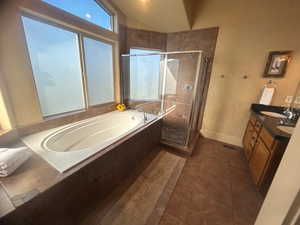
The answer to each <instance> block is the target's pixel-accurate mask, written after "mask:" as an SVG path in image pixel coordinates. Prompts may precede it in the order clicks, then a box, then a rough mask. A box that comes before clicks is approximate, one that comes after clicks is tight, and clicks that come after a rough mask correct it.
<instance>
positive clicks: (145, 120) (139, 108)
mask: <svg viewBox="0 0 300 225" xmlns="http://www.w3.org/2000/svg"><path fill="white" fill-rule="evenodd" d="M136 110H137V111H138V112H141V113H143V116H144V123H146V122H147V120H148V118H147V113H146V112H145V111H144V110H143V109H142V108H141V107H136Z"/></svg>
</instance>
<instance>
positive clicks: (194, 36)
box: [120, 26, 218, 142]
mask: <svg viewBox="0 0 300 225" xmlns="http://www.w3.org/2000/svg"><path fill="white" fill-rule="evenodd" d="M217 36H218V28H216V27H214V28H207V29H200V30H193V31H184V32H177V33H168V34H167V33H159V32H153V31H146V30H137V29H132V28H127V27H125V26H121V27H120V37H121V38H120V39H121V41H120V50H121V54H124V53H129V49H130V48H148V49H157V50H161V51H168V52H171V51H186V50H203V51H204V52H205V54H206V56H207V57H208V58H209V60H210V63H209V65H208V69H207V74H206V76H205V77H202V78H200V79H202V81H203V82H201V85H204V86H203V87H198V88H199V89H201V90H204V91H203V94H202V99H201V106H200V107H201V108H200V120H199V121H200V123H199V126H198V127H199V128H200V126H201V121H202V118H203V112H204V107H205V100H206V95H207V90H208V84H209V78H210V74H211V70H212V62H213V58H214V53H215V47H216V42H217ZM171 57H172V55H171ZM175 57H177V56H175ZM180 58H182V59H180V60H181V62H180V69H179V74H178V80H177V95H176V97H175V98H172V100H174V99H175V103H176V110H175V111H173V112H172V113H171V114H169V115H168V116H167V117H166V118H165V119H164V124H166V125H167V126H168V127H169V128H170V129H171V130H173V131H174V130H178V129H177V128H181V130H183V133H184V132H186V131H184V129H186V128H187V124H188V122H189V114H190V110H191V101H187V100H188V99H191V98H192V92H187V91H186V90H185V89H184V87H185V86H186V85H187V84H188V85H189V84H191V85H192V86H194V85H195V76H196V72H195V69H196V64H197V56H191V57H190V58H192V60H189V57H187V56H182V57H180ZM124 82H128V80H125V81H124ZM125 85H126V84H125ZM201 85H200V86H201ZM153 105H155V106H157V104H153ZM172 128H174V129H172ZM172 133H174V132H172ZM179 133H180V132H179ZM179 135H180V134H179ZM175 139H178V140H179V142H180V138H178V137H175Z"/></svg>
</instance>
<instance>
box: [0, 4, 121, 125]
mask: <svg viewBox="0 0 300 225" xmlns="http://www.w3.org/2000/svg"><path fill="white" fill-rule="evenodd" d="M105 2H106V4H109V3H108V2H107V1H105ZM43 5H44V3H42V2H41V1H40V0H10V1H4V2H1V7H0V27H1V35H0V49H1V50H0V68H1V72H2V73H1V74H0V76H1V78H2V79H1V82H2V83H3V85H4V86H5V89H6V91H5V92H7V96H9V100H8V99H7V100H6V102H5V99H4V100H3V99H2V98H1V100H0V124H2V126H4V127H5V128H9V127H23V126H26V125H30V124H36V123H39V122H41V121H43V117H42V114H41V111H40V106H39V102H38V97H37V93H36V91H35V85H34V79H33V75H32V70H31V65H30V59H29V56H28V54H27V49H26V42H25V37H24V32H23V27H22V24H21V9H20V7H25V8H27V9H28V7H29V9H30V10H33V9H34V11H35V12H37V13H41V14H43V15H45V14H44V13H50V14H51V13H52V11H53V10H52V9H51V10H49V8H45V7H43ZM52 8H53V7H52ZM56 11H57V10H56V9H54V12H56ZM114 13H115V14H116V15H117V16H118V19H119V22H120V23H123V24H124V23H126V21H125V16H124V14H122V13H121V12H120V11H119V10H117V9H116V10H115V11H114ZM54 14H55V17H54V18H55V19H60V18H63V19H64V21H65V20H66V21H68V22H70V27H71V28H74V29H78V30H80V31H83V32H86V33H88V34H90V33H91V32H90V31H89V29H90V30H91V31H95V33H93V34H96V35H98V36H99V37H102V38H108V39H110V40H112V41H113V42H115V43H116V49H115V51H116V52H115V57H116V62H117V64H116V68H115V69H116V70H115V71H116V74H119V65H118V61H119V50H118V42H117V40H118V36H117V34H114V33H112V32H109V31H105V30H101V29H98V30H97V29H93V28H94V27H93V26H94V25H93V26H87V30H83V29H84V28H85V27H84V25H82V24H84V23H82V22H78V20H76V18H75V19H74V20H73V19H72V18H71V17H72V16H71V17H70V16H64V15H58V13H54ZM52 15H53V13H52V14H51V15H49V16H48V18H50V17H51V16H52ZM45 16H46V17H47V15H45ZM77 24H78V27H76V25H77ZM101 35H102V36H101ZM118 78H119V76H118V75H117V76H116V91H118V95H116V96H117V100H119V95H120V94H119V93H120V90H119V89H118V87H119V80H118ZM8 105H11V109H12V110H11V113H10V114H7V113H5V110H2V109H5V108H6V107H7V106H8ZM7 116H9V117H10V121H9V120H8V118H7ZM11 121H15V123H12V122H11Z"/></svg>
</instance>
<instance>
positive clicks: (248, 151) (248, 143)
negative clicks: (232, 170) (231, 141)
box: [243, 117, 258, 161]
mask: <svg viewBox="0 0 300 225" xmlns="http://www.w3.org/2000/svg"><path fill="white" fill-rule="evenodd" d="M255 123H256V119H255V118H254V117H251V118H250V120H249V122H248V125H247V129H246V131H245V135H244V138H243V144H244V152H245V156H246V158H247V160H248V161H249V160H250V158H251V155H252V152H253V148H254V146H255V144H256V140H257V137H258V133H257V131H256V129H255Z"/></svg>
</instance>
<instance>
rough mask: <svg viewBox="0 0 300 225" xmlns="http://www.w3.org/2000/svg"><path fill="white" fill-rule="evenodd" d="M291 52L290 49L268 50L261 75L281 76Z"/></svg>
mask: <svg viewBox="0 0 300 225" xmlns="http://www.w3.org/2000/svg"><path fill="white" fill-rule="evenodd" d="M291 54H292V51H273V52H270V53H269V57H268V61H267V65H266V68H265V72H264V74H263V77H283V76H284V74H285V72H286V69H287V65H288V63H289V61H290V58H291Z"/></svg>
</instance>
